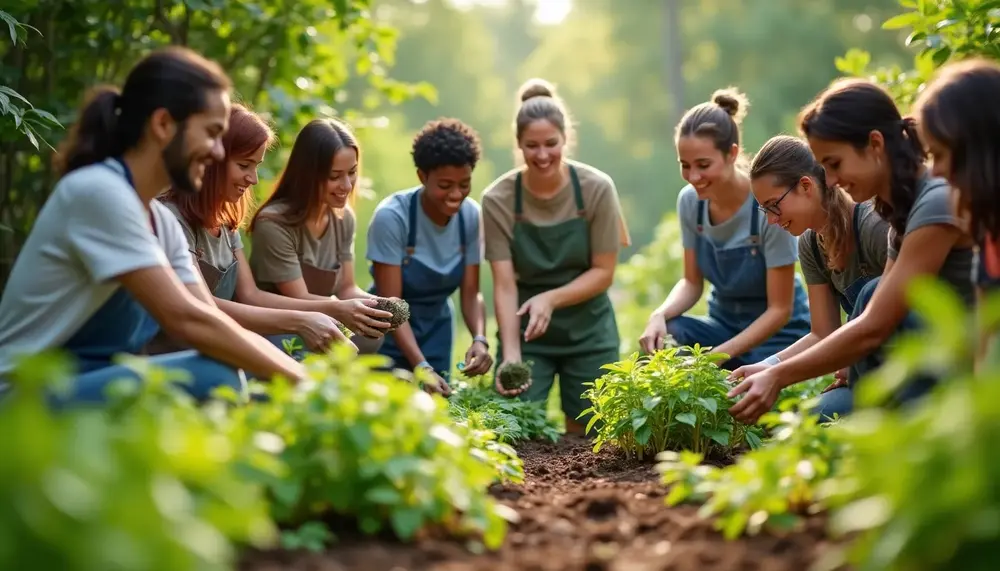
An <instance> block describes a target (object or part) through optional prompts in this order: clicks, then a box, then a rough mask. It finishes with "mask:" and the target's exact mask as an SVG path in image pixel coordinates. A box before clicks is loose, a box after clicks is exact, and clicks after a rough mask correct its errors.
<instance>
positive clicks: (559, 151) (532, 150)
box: [518, 119, 566, 177]
mask: <svg viewBox="0 0 1000 571" xmlns="http://www.w3.org/2000/svg"><path fill="white" fill-rule="evenodd" d="M565 147H566V137H565V136H564V135H563V133H562V131H560V130H559V128H558V127H557V126H556V125H554V124H553V123H552V122H551V121H548V120H546V119H539V120H537V121H532V122H531V123H529V124H528V126H527V127H525V129H524V132H522V133H521V140H520V141H518V148H520V149H521V154H522V155H523V156H524V163H525V164H526V165H527V167H528V169H529V170H531V171H532V173H533V174H535V175H539V176H541V177H547V176H552V175H555V174H556V173H558V172H559V168H560V167H561V166H562V158H563V149H564V148H565Z"/></svg>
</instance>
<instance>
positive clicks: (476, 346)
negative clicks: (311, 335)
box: [367, 119, 493, 393]
mask: <svg viewBox="0 0 1000 571" xmlns="http://www.w3.org/2000/svg"><path fill="white" fill-rule="evenodd" d="M479 155H480V148H479V136H478V135H477V134H476V132H475V131H473V130H472V128H471V127H469V126H468V125H465V124H464V123H462V122H461V121H458V120H457V119H444V120H439V121H431V122H429V123H427V124H426V125H425V126H424V128H423V129H422V130H421V131H420V133H418V134H417V136H416V137H415V138H414V140H413V161H414V163H415V164H416V167H417V177H418V178H419V179H420V183H421V184H420V186H418V187H416V188H413V189H410V190H403V191H399V192H396V193H394V194H392V195H390V196H388V197H386V198H385V199H384V200H382V202H380V203H379V205H378V207H376V209H375V214H374V215H373V216H372V221H371V224H370V225H369V226H368V252H367V257H368V259H369V260H370V261H371V273H372V278H373V279H374V284H373V285H372V289H371V292H372V293H375V294H378V295H380V296H383V297H397V296H398V297H402V299H403V300H405V301H406V302H407V303H408V304H409V306H410V320H409V322H408V323H404V324H402V325H401V326H400V327H399V328H398V329H396V330H395V331H394V332H393V333H392V335H391V336H387V337H386V340H385V343H383V345H382V348H381V349H379V353H381V354H383V355H387V356H389V357H391V358H392V360H393V362H394V364H395V366H397V367H401V368H405V369H410V370H413V369H416V368H421V367H422V368H425V369H427V370H428V371H430V372H431V373H432V374H433V375H435V376H436V377H437V378H436V381H437V382H438V387H440V388H441V389H443V390H444V392H445V393H448V392H450V391H449V389H448V384H447V380H448V379H449V374H450V372H451V355H452V345H453V341H452V339H453V335H454V332H453V328H454V326H453V324H452V322H453V319H454V318H453V312H454V310H453V308H452V301H451V295H452V294H453V293H455V291H456V290H460V291H461V296H462V315H463V316H464V317H465V323H466V325H467V326H468V328H469V333H470V334H471V335H472V345H471V346H470V347H469V349H468V350H467V351H466V352H465V362H464V364H463V365H464V369H463V373H464V374H465V375H469V376H474V375H481V374H483V373H486V372H487V371H489V370H490V367H491V366H492V365H493V359H492V357H490V354H489V343H488V342H487V340H486V337H485V335H484V334H485V332H486V304H485V303H483V296H482V294H481V293H480V291H479V260H480V241H479V234H480V230H479V229H480V224H479V205H478V204H476V202H475V201H474V200H472V199H470V198H468V196H469V190H470V189H471V186H472V171H473V169H475V168H476V163H477V162H478V161H479Z"/></svg>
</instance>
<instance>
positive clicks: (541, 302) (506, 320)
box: [482, 79, 627, 432]
mask: <svg viewBox="0 0 1000 571" xmlns="http://www.w3.org/2000/svg"><path fill="white" fill-rule="evenodd" d="M519 99H520V104H519V107H518V110H517V114H516V116H515V119H514V135H515V140H516V141H517V148H518V150H519V151H520V153H519V154H520V158H521V159H523V164H522V165H520V166H518V167H517V168H515V169H512V170H510V171H508V172H507V173H504V174H503V175H502V176H500V178H498V179H497V180H496V181H494V182H493V183H492V184H491V185H490V186H489V188H488V189H487V190H486V192H485V193H484V194H483V199H482V200H483V202H482V214H483V225H484V242H485V255H486V259H487V260H489V262H490V265H491V268H492V271H493V282H494V304H495V313H496V316H497V322H498V326H499V330H500V332H499V349H498V352H499V355H498V358H497V361H498V362H499V363H501V365H500V367H501V369H502V367H503V366H504V364H508V363H518V362H522V361H523V362H525V363H530V364H531V379H530V380H529V382H528V383H526V384H525V385H524V386H521V387H519V388H514V389H513V390H509V389H507V388H505V387H503V386H502V384H501V382H500V378H499V375H498V379H497V383H496V387H497V390H498V391H499V392H500V393H501V394H505V395H508V396H512V395H515V394H522V398H525V399H529V400H536V401H537V400H544V399H545V398H546V397H547V396H548V393H549V390H550V389H551V388H552V383H553V382H554V380H555V377H556V375H558V376H559V386H560V395H561V399H562V409H563V411H564V412H565V413H566V427H567V431H570V432H582V428H583V426H584V424H581V423H586V422H587V421H586V419H580V420H578V417H579V416H580V414H581V413H582V412H583V410H584V409H585V408H586V407H587V405H585V404H584V402H583V400H582V399H581V394H582V393H583V392H584V388H585V387H584V383H587V382H591V381H593V380H594V379H596V378H598V377H600V376H601V366H603V365H605V364H607V363H611V362H614V361H617V360H618V358H619V350H618V346H619V339H618V325H617V321H616V319H615V312H614V308H613V307H612V305H611V299H610V298H609V297H608V288H609V287H611V283H612V280H613V279H614V272H615V265H616V262H617V258H618V250H619V248H620V246H621V243H622V242H623V241H624V238H625V237H626V236H627V232H626V231H625V229H624V226H623V224H622V222H621V220H622V218H621V206H620V205H619V202H618V192H617V190H616V188H615V184H614V181H613V180H612V179H611V177H610V176H608V175H607V174H605V173H604V172H602V171H600V170H598V169H596V168H594V167H592V166H590V165H587V164H584V163H581V162H578V161H573V160H569V159H568V158H567V156H566V155H567V150H568V148H569V147H570V146H571V144H572V142H573V129H572V125H571V124H570V118H569V115H568V112H567V110H566V107H565V105H564V104H563V102H562V100H561V99H560V98H559V97H558V95H556V93H555V89H554V88H553V86H552V85H551V84H549V83H548V82H546V81H543V80H539V79H533V80H529V81H528V82H526V83H525V84H524V85H523V86H522V88H521V90H520V95H519ZM519 162H520V161H519ZM501 369H498V370H501Z"/></svg>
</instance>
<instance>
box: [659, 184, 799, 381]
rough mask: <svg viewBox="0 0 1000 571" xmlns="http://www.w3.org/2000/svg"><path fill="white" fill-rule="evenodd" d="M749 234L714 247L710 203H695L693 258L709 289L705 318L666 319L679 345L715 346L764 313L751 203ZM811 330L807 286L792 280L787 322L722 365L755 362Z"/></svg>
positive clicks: (763, 274)
mask: <svg viewBox="0 0 1000 571" xmlns="http://www.w3.org/2000/svg"><path fill="white" fill-rule="evenodd" d="M751 207H752V210H751V214H750V236H749V237H748V238H747V242H746V244H743V245H738V246H734V247H730V248H720V247H717V246H716V245H715V244H714V243H713V242H712V240H711V239H709V238H708V237H706V236H705V234H704V227H705V217H706V216H707V214H708V213H707V210H708V203H707V202H706V201H704V200H700V201H698V224H697V239H696V241H695V259H696V261H697V263H698V269H699V270H701V274H702V276H704V278H705V279H706V280H708V282H709V283H710V284H712V290H711V292H710V293H709V297H708V317H693V316H689V315H681V316H679V317H675V318H673V319H670V320H668V321H667V332H668V333H670V335H671V336H673V338H674V340H675V341H677V343H678V344H680V345H682V346H684V345H694V344H695V343H699V344H701V345H702V346H712V347H718V346H719V345H722V344H723V343H725V342H726V341H729V340H730V339H732V338H733V337H735V336H736V335H737V334H738V333H739V332H741V331H743V330H744V329H746V328H747V327H749V326H750V324H751V323H753V322H754V321H756V320H757V318H759V317H760V316H761V315H762V314H763V313H764V312H765V311H766V310H767V263H766V261H765V260H764V251H763V250H762V249H761V247H760V218H759V216H760V210H759V207H758V204H757V200H756V199H753V204H752V205H751ZM809 331H810V323H809V304H808V302H807V298H806V292H805V288H803V286H802V281H801V280H800V279H799V277H798V276H796V277H795V299H794V302H793V305H792V316H791V318H789V320H788V323H787V324H786V325H785V326H784V327H783V328H781V330H780V331H778V332H777V333H775V334H774V335H773V336H772V337H771V338H770V339H768V340H766V341H764V343H762V344H761V345H758V346H757V347H754V348H753V349H751V350H750V351H748V352H746V353H744V354H742V355H738V356H736V357H734V358H732V359H730V360H728V361H726V362H725V363H723V364H722V365H721V366H722V367H723V368H726V369H735V368H737V367H739V366H742V365H747V364H752V363H756V362H758V361H761V360H763V359H766V358H767V357H768V356H770V355H773V354H775V353H778V352H779V351H783V350H784V349H786V348H788V347H789V346H790V345H792V344H793V343H795V342H796V341H798V340H799V339H800V338H801V337H802V336H804V335H806V334H808V333H809Z"/></svg>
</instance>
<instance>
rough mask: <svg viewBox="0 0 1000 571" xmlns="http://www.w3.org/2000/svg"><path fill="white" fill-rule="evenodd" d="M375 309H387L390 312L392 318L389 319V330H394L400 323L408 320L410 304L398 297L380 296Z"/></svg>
mask: <svg viewBox="0 0 1000 571" xmlns="http://www.w3.org/2000/svg"><path fill="white" fill-rule="evenodd" d="M375 309H378V310H379V311H388V312H389V313H391V314H392V318H391V319H390V320H389V331H395V330H396V329H397V328H398V327H399V326H400V325H402V324H404V323H406V322H407V321H409V320H410V304H408V303H406V302H405V301H403V300H402V299H399V298H393V299H389V298H387V297H380V298H378V302H377V303H376V304H375Z"/></svg>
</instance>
